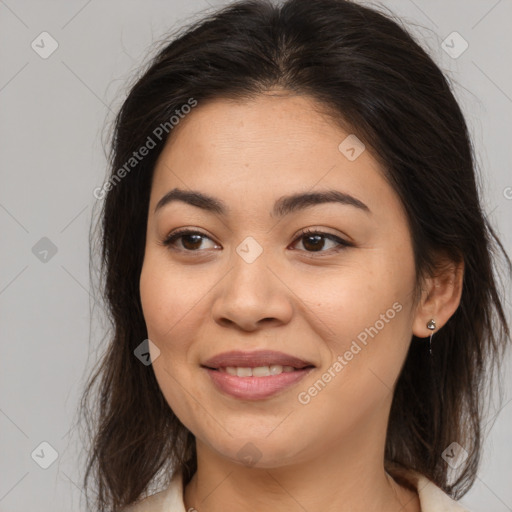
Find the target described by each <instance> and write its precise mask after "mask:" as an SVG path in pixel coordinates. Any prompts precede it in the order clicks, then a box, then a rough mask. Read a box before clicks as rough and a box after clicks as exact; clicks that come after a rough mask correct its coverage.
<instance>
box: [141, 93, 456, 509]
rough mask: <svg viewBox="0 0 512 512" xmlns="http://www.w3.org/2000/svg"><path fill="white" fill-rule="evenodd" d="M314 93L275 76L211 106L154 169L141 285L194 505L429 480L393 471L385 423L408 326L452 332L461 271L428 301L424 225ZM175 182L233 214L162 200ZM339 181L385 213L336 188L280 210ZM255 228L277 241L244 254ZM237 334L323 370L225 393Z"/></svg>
mask: <svg viewBox="0 0 512 512" xmlns="http://www.w3.org/2000/svg"><path fill="white" fill-rule="evenodd" d="M316 106H317V105H316V104H315V102H314V100H313V99H311V98H309V97H307V96H296V95H292V94H289V93H287V92H286V91H276V90H274V91H271V92H269V93H267V94H261V95H259V96H257V97H256V98H254V99H251V100H247V101H243V102H235V101H228V100H214V101H211V102H207V103H204V104H199V105H198V106H197V107H196V108H195V109H194V110H193V111H192V113H190V114H189V115H188V116H187V117H186V118H185V119H184V120H182V121H181V122H180V125H178V126H177V127H176V128H175V129H174V131H173V133H172V134H171V135H172V136H171V137H170V139H169V140H168V142H167V144H166V146H165V148H164V150H163V152H162V154H161V155H160V158H159V160H158V162H157V165H156V168H155V174H154V178H153V183H152V190H151V197H150V205H149V217H148V224H147V237H146V248H145V258H144V264H143V268H142V272H141V276H140V292H141V300H142V305H143V312H144V317H145V321H146V324H147V328H148V337H149V339H151V340H152V342H153V343H154V344H155V345H156V346H157V347H158V348H159V350H160V355H159V357H157V358H156V359H155V360H154V362H153V369H154V372H155V375H156V378H157V380H158V383H159V386H160V388H161V389H162V392H163V394H164V396H165V398H166V400H167V402H168V404H169V406H170V407H171V408H172V410H173V411H174V413H175V414H176V415H177V416H178V418H179V419H180V421H181V422H182V423H183V424H184V425H185V426H186V427H187V428H188V429H189V430H190V431H191V432H192V433H193V434H194V436H195V437H196V444H197V458H198V470H197V472H196V474H195V475H194V477H193V478H192V480H191V482H190V483H188V485H187V486H186V488H185V492H184V500H185V506H186V509H187V510H188V509H189V508H190V507H194V508H195V509H196V510H198V511H199V512H217V511H218V512H220V511H225V510H226V504H229V510H247V511H256V510H279V511H290V512H291V511H301V510H309V511H312V510H324V511H337V512H339V511H351V512H357V511H363V510H364V511H366V510H379V511H382V512H387V511H394V512H396V511H397V510H403V511H405V512H418V511H420V505H419V500H418V496H417V494H416V492H414V491H411V490H409V489H406V488H405V487H402V486H400V485H398V484H397V483H396V482H395V481H394V480H393V479H392V478H391V477H390V476H388V475H387V473H386V472H385V470H384V446H385V438H386V428H387V422H388V418H389V411H390V407H391V401H392V397H393V389H394V386H395V383H396V381H397V378H398V376H399V373H400V370H401V367H402V365H403V362H404V360H405V357H406V353H407V350H408V347H409V344H410V340H411V336H412V334H413V333H414V334H415V335H417V336H420V337H427V336H429V335H430V331H429V330H428V329H427V328H426V324H427V322H428V320H430V319H431V318H435V319H436V322H437V328H438V329H439V328H440V327H442V325H444V323H446V321H447V320H448V318H449V317H450V316H451V315H452V314H453V313H454V311H455V309H456V308H457V306H458V303H459V300H460V292H461V282H462V275H461V268H460V267H457V266H456V265H449V266H447V268H446V269H445V272H444V273H443V274H440V275H438V276H437V277H435V278H434V277H432V278H428V279H425V281H424V283H423V291H422V293H421V298H420V300H419V301H417V302H416V303H415V301H414V280H415V275H416V270H415V265H414V260H413V252H412V245H411V236H410V232H409V229H408V224H407V220H406V216H405V212H404V210H403V207H402V205H401V202H400V200H399V198H398V196H397V195H396V193H395V191H394V190H393V188H392V187H391V186H390V185H389V184H388V182H387V181H386V180H385V179H384V177H383V174H382V171H381V169H380V168H379V165H378V164H377V161H376V160H375V159H374V158H373V157H372V155H371V154H370V150H369V149H368V148H367V150H366V151H363V153H362V154H361V155H360V156H359V157H358V158H357V159H356V160H354V161H349V160H348V159H347V158H346V157H345V156H344V155H343V154H342V153H341V152H340V150H339V149H338V145H339V144H340V143H341V142H342V141H343V140H344V139H345V137H346V136H347V135H348V133H346V132H344V131H343V130H342V129H341V128H340V127H339V126H337V125H336V124H334V122H333V121H332V120H330V119H329V118H328V117H326V116H324V115H322V114H321V113H320V112H319V110H318V109H317V108H315V107H316ZM175 187H177V188H180V189H185V190H188V189H193V190H198V191H200V192H203V193H206V194H209V195H211V196H214V197H216V198H218V199H221V200H222V201H224V202H225V203H226V204H227V205H228V207H229V208H230V210H231V212H230V214H229V215H228V216H226V217H225V218H224V217H221V216H219V215H218V214H214V213H210V212H206V211H203V210H202V209H200V208H198V207H195V206H192V205H189V204H186V203H184V202H179V201H178V202H173V203H170V204H168V205H167V206H165V207H163V208H161V209H160V210H159V211H158V212H157V213H155V212H154V209H155V206H156V204H157V202H158V201H159V200H160V198H161V197H162V196H164V195H165V194H166V193H167V192H169V191H170V190H171V189H173V188H175ZM328 189H335V190H339V191H342V192H345V193H349V194H351V195H352V196H354V197H356V198H357V199H359V200H361V201H363V202H364V203H365V204H366V205H367V206H368V207H369V209H370V211H371V213H367V212H364V211H362V210H360V209H357V208H355V207H353V206H350V205H342V204H337V203H326V204H322V205H315V206H312V207H310V208H308V209H305V210H301V211H297V212H294V213H291V214H289V215H288V216H286V217H284V218H282V219H277V218H275V217H272V216H271V214H270V211H271V209H272V206H273V204H274V201H276V200H277V199H278V198H279V197H281V196H284V195H289V194H291V193H295V192H312V191H315V192H316V191H321V190H328ZM184 227H186V228H190V229H195V230H199V231H201V232H202V233H204V235H205V237H204V238H202V239H199V241H197V240H195V241H194V240H191V239H190V237H189V238H188V239H184V238H181V239H178V240H177V241H176V242H175V249H174V250H172V249H171V248H170V247H166V246H164V245H163V244H162V241H163V240H164V239H165V238H166V236H167V235H168V234H169V233H171V232H172V231H175V230H177V229H178V228H184ZM303 228H315V229H318V230H320V231H323V232H326V233H328V234H333V235H336V236H338V237H340V238H341V239H345V240H351V241H352V242H353V244H354V246H353V247H345V248H342V250H340V251H335V248H336V247H337V244H336V243H335V242H332V241H330V240H329V239H328V238H324V239H323V240H324V245H323V247H322V246H321V244H320V248H319V249H317V250H316V251H315V248H314V246H312V244H311V241H310V240H309V241H310V243H309V244H308V239H306V238H304V237H301V238H298V234H300V233H299V232H300V230H301V229H303ZM248 236H251V237H253V238H254V239H255V240H256V241H257V242H258V244H259V245H260V246H261V248H262V249H263V252H262V253H261V255H260V256H259V257H258V258H257V259H256V260H255V261H254V262H252V263H247V261H245V260H244V259H243V258H242V257H240V256H239V254H238V253H237V252H236V248H237V247H238V246H239V244H240V243H241V242H242V241H243V240H244V239H245V238H246V237H248ZM201 240H202V242H201ZM187 248H188V249H189V250H188V252H187ZM191 248H192V250H191ZM180 249H181V251H180ZM194 251H195V252H194ZM396 303H399V304H400V305H401V306H402V308H401V310H400V312H397V313H396V315H395V316H394V318H393V319H391V320H389V321H388V322H386V323H385V326H384V327H383V328H381V329H380V330H379V332H378V334H377V335H375V336H374V337H373V338H370V337H369V338H368V343H367V345H366V346H362V350H361V351H360V352H358V353H357V355H355V356H354V357H353V359H352V360H351V361H349V362H348V364H346V366H344V368H343V369H342V370H341V371H339V372H337V374H336V377H335V378H332V379H331V381H330V382H329V383H328V384H327V385H326V386H325V387H324V388H323V389H322V390H321V391H320V392H319V393H317V394H316V396H314V397H312V398H311V400H310V402H309V403H307V404H303V403H300V401H299V400H298V393H300V392H303V391H307V390H308V388H310V386H312V385H313V384H314V383H315V382H317V381H318V379H319V378H320V377H321V376H322V374H324V373H325V372H326V371H327V369H328V368H329V367H332V365H333V363H334V362H335V361H336V358H337V357H338V355H340V354H341V355H343V354H344V353H345V352H346V351H347V350H348V349H349V348H350V346H351V343H352V342H353V340H356V337H357V335H358V334H359V333H361V332H362V331H364V329H365V328H367V327H369V326H374V325H375V323H376V321H377V320H379V318H381V315H382V314H385V312H386V311H387V310H389V309H390V308H392V305H393V304H396ZM425 342H426V341H425ZM234 349H240V350H256V349H274V350H279V351H282V352H285V353H289V354H292V355H295V356H297V357H300V358H302V359H304V360H307V361H311V362H313V363H314V364H315V366H316V368H315V369H314V370H313V371H312V372H311V373H310V374H309V375H307V376H306V377H305V378H304V379H303V380H302V381H300V382H299V383H298V384H297V385H295V386H292V387H291V388H288V389H286V390H284V391H282V392H280V393H279V394H277V395H274V396H272V397H270V398H267V399H265V400H259V401H249V400H240V399H237V398H233V397H230V396H227V395H225V394H222V393H221V392H220V391H218V390H217V388H215V387H214V385H213V384H212V383H211V380H210V377H209V375H208V374H207V373H206V371H205V370H204V369H202V368H201V367H200V364H201V363H202V362H204V361H205V360H206V359H208V358H210V357H212V356H214V355H216V354H219V353H221V352H225V351H228V350H234ZM249 442H250V443H252V444H253V445H254V446H256V448H257V450H258V452H259V459H258V460H257V461H256V463H255V464H253V465H252V466H247V465H244V463H243V462H242V461H241V460H240V458H239V456H238V453H239V450H241V449H242V448H243V447H244V446H245V445H246V444H247V443H249Z"/></svg>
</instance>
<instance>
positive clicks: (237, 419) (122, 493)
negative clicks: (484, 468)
mask: <svg viewBox="0 0 512 512" xmlns="http://www.w3.org/2000/svg"><path fill="white" fill-rule="evenodd" d="M473 158H474V157H473V150H472V145H471V141H470V138H469V135H468V130H467V127H466V123H465V120H464V117H463V115H462V113H461V110H460V108H459V106H458V104H457V102H456V100H455V98H454V96H453V94H452V92H451V90H450V87H449V85H448V83H447V81H446V79H445V77H444V76H443V74H442V72H441V71H440V70H439V68H438V67H437V66H436V65H435V64H434V62H433V61H432V59H431V58H430V57H429V56H428V55H427V54H426V53H425V51H424V50H422V49H421V47H420V46H419V45H418V44H417V43H416V42H415V41H414V40H413V39H412V37H411V36H410V35H409V34H408V33H407V32H406V31H404V29H403V28H401V27H400V26H399V25H398V24H397V23H396V22H395V21H393V20H392V19H390V18H388V17H386V16H384V15H383V14H380V13H377V12H376V11H374V10H371V9H369V8H366V7H363V6H360V5H357V4H355V3H352V2H348V1H343V0H317V1H315V2H311V1H309V0H289V1H287V2H285V3H283V4H282V5H281V6H273V5H272V4H271V3H268V2H265V1H249V2H238V3H234V4H231V5H230V6H229V7H226V8H225V9H223V10H221V11H218V12H217V13H215V14H213V15H211V16H209V17H207V18H205V19H203V20H201V21H200V22H197V23H196V24H195V25H194V26H192V27H190V28H189V29H188V30H187V31H185V32H183V33H182V34H181V35H180V36H179V37H177V38H175V39H174V40H173V41H172V42H170V43H168V44H166V46H165V47H164V48H163V49H161V51H160V52H159V54H158V55H157V56H156V57H155V58H154V59H153V60H152V62H151V63H150V65H149V66H148V68H147V70H146V71H145V73H144V74H143V76H142V77H141V78H139V79H138V81H137V82H136V83H135V85H134V86H133V87H132V89H131V91H130V94H129V95H128V97H127V99H126V100H125V102H124V104H123V106H122V108H121V110H120V112H119V115H118V116H117V119H116V124H115V131H114V136H113V146H112V172H111V176H110V177H109V179H108V180H107V181H106V182H105V184H104V185H103V186H102V187H101V188H99V189H98V190H97V197H98V198H99V199H103V200H104V209H103V212H102V224H101V227H102V231H101V243H102V261H103V265H104V267H103V268H104V272H105V274H104V275H105V283H104V289H105V296H106V299H107V302H108V305H109V308H110V314H111V318H112V320H113V327H114V332H113V337H112V340H111V343H110V345H109V347H108V351H107V353H106V354H105V356H104V358H103V360H102V363H101V366H100V368H99V369H98V371H97V372H96V374H95V375H94V376H93V377H92V380H91V382H90V384H89V387H88V390H87V392H86V394H85V395H84V404H85V403H87V400H88V398H90V395H91V391H92V389H93V387H94V385H98V386H99V393H100V397H99V400H97V403H98V404H99V409H98V416H97V423H95V424H94V426H93V434H94V438H93V445H92V449H91V452H90V458H89V463H88V471H87V474H86V477H85V484H86V486H87V482H88V479H89V478H90V477H91V476H93V475H94V476H95V479H96V483H97V496H96V500H95V510H102V511H103V510H122V509H125V510H129V511H134V512H141V511H152V512H156V511H160V510H161V511H164V510H165V511H169V512H170V511H181V512H183V511H185V510H197V511H199V512H217V511H220V510H223V511H225V510H233V511H237V510H247V511H249V510H263V509H265V510H279V511H292V510H308V511H313V510H333V511H334V510H336V511H345V510H346V511H352V512H354V511H362V510H379V511H381V512H391V511H398V510H400V511H404V512H418V511H422V512H435V511H437V510H450V511H451V510H453V511H461V510H464V509H463V507H462V506H461V505H460V504H457V503H456V501H455V500H456V499H458V498H460V497H461V496H463V495H464V494H465V492H467V490H468V489H469V488H470V487H471V485H472V484H473V482H474V480H475V478H476V473H477V468H478V463H479V460H480V448H481V442H482V440H481V421H482V397H481V396H480V395H479V394H478V393H477V392H475V390H477V389H481V388H482V386H481V383H482V382H484V379H485V378H486V376H487V371H488V370H490V369H491V368H492V367H493V366H494V365H496V364H497V362H498V361H499V358H500V357H501V356H502V355H503V352H504V350H505V349H506V346H507V342H508V340H509V331H508V325H507V323H506V319H505V315H504V313H503V308H502V302H501V299H500V296H499V293H498V288H497V283H496V281H495V276H494V273H493V269H494V263H493V255H494V254H493V252H494V251H495V250H496V249H501V250H502V247H501V244H500V243H499V240H498V239H497V238H496V236H495V234H494V232H493V230H492V228H491V227H490V226H489V225H488V224H487V222H486V220H485V217H484V214H483V212H482V209H481V206H480V203H479V197H478V192H477V187H476V184H475V170H474V167H475V166H474V159H473ZM505 258H506V256H505ZM507 262H508V264H509V265H510V261H509V260H508V259H507ZM155 491H159V492H158V493H155ZM152 493H155V494H154V495H153V496H150V495H151V494H152ZM443 507H444V508H443Z"/></svg>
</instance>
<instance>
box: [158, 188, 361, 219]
mask: <svg viewBox="0 0 512 512" xmlns="http://www.w3.org/2000/svg"><path fill="white" fill-rule="evenodd" d="M174 201H181V202H183V203H186V204H190V205H192V206H196V207H197V208H201V209H202V210H205V211H207V212H211V213H215V214H218V215H221V216H226V215H229V212H230V209H229V208H228V206H227V205H226V203H224V202H223V201H222V200H220V199H217V198H215V197H212V196H209V195H207V194H203V193H202V192H199V191H196V190H182V189H179V188H174V189H172V190H171V191H169V192H167V194H165V195H164V196H163V197H162V198H161V199H160V201H158V203H157V205H156V206H155V213H156V212H157V211H158V210H160V209H161V208H163V207H164V206H166V205H168V204H170V203H172V202H174ZM324 203H339V204H343V205H349V206H354V207H355V208H358V209H359V210H361V211H364V212H366V213H369V214H371V211H370V208H368V206H366V204H364V203H363V202H362V201H361V200H359V199H357V198H355V197H353V196H351V195H350V194H347V193H345V192H340V191H338V190H327V191H322V192H309V193H297V194H292V195H289V196H283V197H280V198H279V199H277V200H276V202H275V203H274V207H273V209H272V214H271V215H272V217H278V218H280V217H284V216H286V215H289V214H291V213H293V212H297V211H299V210H304V209H306V208H310V207H312V206H315V205H318V204H324Z"/></svg>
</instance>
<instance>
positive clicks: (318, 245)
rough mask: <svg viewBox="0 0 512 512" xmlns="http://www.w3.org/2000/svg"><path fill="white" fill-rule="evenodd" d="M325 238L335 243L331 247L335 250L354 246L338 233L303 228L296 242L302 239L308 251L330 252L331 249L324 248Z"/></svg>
mask: <svg viewBox="0 0 512 512" xmlns="http://www.w3.org/2000/svg"><path fill="white" fill-rule="evenodd" d="M325 239H327V240H328V241H329V242H331V243H332V244H334V246H333V247H331V248H330V249H332V250H334V251H341V250H342V249H344V248H345V247H353V244H352V243H350V242H348V241H346V240H343V239H342V238H339V237H338V236H336V235H332V234H331V233H324V232H323V231H318V230H314V229H305V230H303V231H302V232H301V233H300V234H299V236H298V237H297V238H296V239H295V241H294V244H295V242H296V241H302V245H303V246H304V248H305V249H306V252H322V253H325V252H330V250H323V249H324V248H325ZM328 249H329V248H328Z"/></svg>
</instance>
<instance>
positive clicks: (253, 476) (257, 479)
mask: <svg viewBox="0 0 512 512" xmlns="http://www.w3.org/2000/svg"><path fill="white" fill-rule="evenodd" d="M361 437H364V436H361ZM361 441H364V439H361ZM339 445H340V446H342V448H341V449H338V450H332V447H331V449H330V450H329V449H326V450H324V451H323V452H321V453H317V456H316V457H315V458H314V459H308V460H303V461H301V462H296V463H293V464H289V465H286V466H279V467H268V468H257V467H247V466H244V465H241V464H239V463H234V462H233V461H231V460H228V459H226V458H224V457H222V456H220V455H219V454H218V453H216V452H213V451H212V450H211V449H210V448H209V447H207V446H206V445H204V444H202V443H201V442H199V441H197V456H198V459H197V460H198V466H197V472H196V473H195V474H194V476H193V477H192V479H191V481H190V482H189V483H188V485H187V486H186V488H185V491H184V501H185V505H186V507H185V509H186V510H187V511H188V510H190V509H195V510H196V511H197V512H221V511H222V512H224V511H225V510H226V509H230V510H244V511H247V512H253V511H254V512H256V511H260V510H276V511H277V510H278V511H279V512H292V511H293V512H297V511H298V510H301V509H302V510H323V511H324V512H331V511H332V512H335V511H336V512H348V511H350V512H363V511H365V512H366V511H367V510H379V511H380V512H396V511H397V510H400V511H401V512H419V511H420V505H419V499H418V495H417V493H416V492H414V491H411V490H409V489H406V488H405V487H402V486H400V485H399V484H397V483H396V482H395V481H394V480H393V479H392V478H391V477H390V476H389V475H388V474H387V473H386V471H385V469H384V464H383V454H382V453H381V454H379V455H382V457H376V456H375V455H376V454H375V453H372V451H371V450H369V449H368V446H364V442H361V443H360V444H353V443H344V444H343V443H342V442H341V440H340V443H339ZM228 505H229V506H228Z"/></svg>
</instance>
